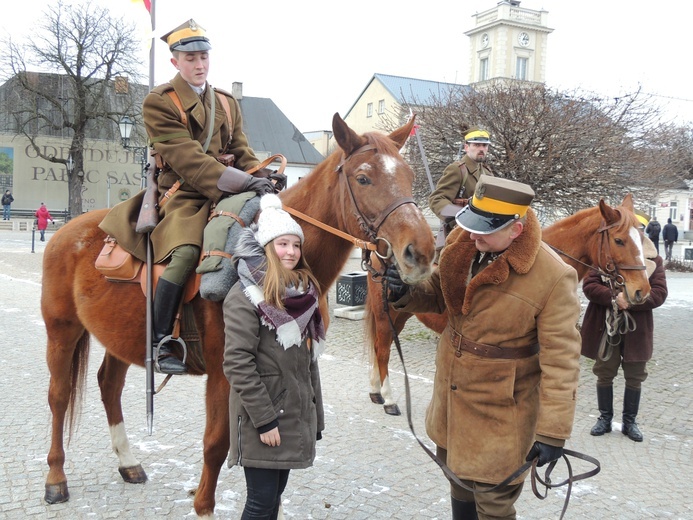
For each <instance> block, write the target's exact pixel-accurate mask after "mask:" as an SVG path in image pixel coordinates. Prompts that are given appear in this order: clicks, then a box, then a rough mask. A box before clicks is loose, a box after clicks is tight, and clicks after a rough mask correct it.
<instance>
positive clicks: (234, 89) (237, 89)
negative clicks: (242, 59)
mask: <svg viewBox="0 0 693 520" xmlns="http://www.w3.org/2000/svg"><path fill="white" fill-rule="evenodd" d="M231 95H232V96H233V97H234V99H236V100H237V101H240V100H241V99H243V83H241V82H240V81H234V82H233V85H232V86H231Z"/></svg>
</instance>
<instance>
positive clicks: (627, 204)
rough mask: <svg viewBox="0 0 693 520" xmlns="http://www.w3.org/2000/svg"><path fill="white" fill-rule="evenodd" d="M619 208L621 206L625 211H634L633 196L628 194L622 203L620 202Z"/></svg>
mask: <svg viewBox="0 0 693 520" xmlns="http://www.w3.org/2000/svg"><path fill="white" fill-rule="evenodd" d="M621 206H623V207H624V208H626V209H629V210H630V211H635V206H634V205H633V194H632V193H629V194H628V195H626V196H625V197H623V202H621Z"/></svg>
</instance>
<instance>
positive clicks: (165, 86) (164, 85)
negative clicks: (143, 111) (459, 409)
mask: <svg viewBox="0 0 693 520" xmlns="http://www.w3.org/2000/svg"><path fill="white" fill-rule="evenodd" d="M169 90H173V85H171V84H170V83H162V84H161V85H158V86H156V87H154V88H153V89H152V90H151V92H154V93H156V94H159V95H161V94H164V93H166V92H168V91H169Z"/></svg>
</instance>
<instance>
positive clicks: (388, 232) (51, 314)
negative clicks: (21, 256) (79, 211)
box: [41, 114, 434, 516]
mask: <svg viewBox="0 0 693 520" xmlns="http://www.w3.org/2000/svg"><path fill="white" fill-rule="evenodd" d="M413 124H414V121H413V119H412V121H410V122H409V123H408V124H407V125H405V126H403V127H401V128H399V129H398V130H395V131H394V132H392V133H391V134H390V135H389V136H388V135H384V134H380V133H366V134H364V135H362V136H361V135H358V134H357V133H355V132H354V131H353V130H351V129H350V128H349V127H348V126H347V124H346V123H345V122H344V121H343V120H342V119H341V118H340V117H339V115H338V114H335V116H334V118H333V121H332V128H333V131H334V137H335V140H336V142H337V144H338V145H339V149H337V150H335V152H334V153H332V154H331V155H330V156H329V157H327V158H326V159H325V160H324V161H323V162H322V163H320V164H319V165H318V166H317V167H316V168H315V170H314V171H313V172H311V174H309V175H308V176H306V177H305V178H303V179H302V180H301V181H300V182H298V183H296V184H295V185H294V186H292V187H291V188H289V189H287V190H286V191H285V192H282V193H281V198H282V201H283V203H284V204H285V206H287V207H290V208H293V209H295V210H298V211H300V212H302V213H303V214H304V215H306V216H307V217H312V218H313V219H315V220H317V221H319V222H322V223H325V224H328V225H329V226H332V227H333V228H336V229H338V230H340V231H342V232H343V233H346V234H349V235H351V236H353V237H355V238H358V239H360V240H362V241H365V243H370V242H371V241H373V242H375V243H377V244H378V245H379V247H380V248H381V249H382V251H381V250H380V249H379V250H378V252H379V253H380V254H383V255H385V254H386V249H389V251H390V252H391V254H392V255H393V256H394V260H395V261H396V262H397V264H398V265H399V266H400V268H401V269H402V271H403V272H404V273H406V276H408V277H410V278H411V279H412V280H415V281H420V280H423V279H425V278H427V277H428V276H430V274H431V268H432V261H433V255H434V241H433V237H432V235H431V233H430V226H429V225H428V224H427V222H426V220H425V218H424V216H423V214H422V213H421V211H420V210H419V209H418V207H417V206H416V205H415V204H414V203H413V200H412V199H411V195H412V184H413V181H414V172H413V171H412V170H411V168H410V167H409V166H408V165H407V164H406V163H405V162H404V160H403V158H402V157H401V155H400V154H399V151H398V150H399V149H400V148H401V147H402V146H403V145H404V143H405V142H406V140H407V138H408V136H409V133H410V131H411V129H412V127H413ZM106 211H107V210H99V211H93V212H89V213H86V214H85V215H82V216H80V217H77V218H75V219H74V220H72V221H70V222H69V223H68V224H67V225H65V226H64V227H63V228H61V229H60V230H59V231H58V232H57V233H55V235H54V236H53V238H52V239H51V241H50V242H49V244H48V246H47V247H46V250H45V257H44V262H43V265H44V268H43V288H42V295H41V311H42V313H43V319H44V321H45V324H46V331H47V335H48V345H47V362H48V368H49V371H50V386H49V390H48V402H49V404H50V409H51V411H52V413H53V419H52V435H51V446H50V451H49V452H48V466H49V468H50V470H49V472H48V476H47V478H46V493H45V500H46V501H47V502H48V503H51V504H52V503H58V502H64V501H66V500H68V499H69V493H68V487H67V477H66V475H65V471H64V467H63V466H64V463H65V451H64V448H63V436H64V432H63V429H64V426H65V425H66V424H68V425H69V426H70V432H71V431H72V428H71V427H72V425H73V423H74V420H75V413H76V412H75V405H78V404H79V403H78V398H77V396H78V395H81V394H80V386H82V385H83V384H84V382H85V381H84V380H85V378H86V367H87V359H88V353H89V338H90V335H93V336H94V337H96V338H97V339H98V340H99V342H101V344H102V345H104V347H105V349H106V352H105V356H104V360H103V363H102V365H101V367H100V368H99V371H98V382H99V387H100V390H101V398H102V401H103V403H104V407H105V409H106V416H107V419H108V425H109V430H110V433H111V442H112V446H113V451H114V452H115V453H116V455H117V456H118V458H119V471H120V474H121V476H122V477H123V479H124V480H125V481H126V482H133V483H141V482H144V481H146V480H147V476H146V474H145V472H144V470H143V469H142V466H141V465H140V463H139V462H138V461H137V459H136V458H135V456H134V455H133V454H132V451H131V450H130V446H129V443H128V439H127V435H126V432H125V427H124V425H123V412H122V407H121V394H122V390H123V386H124V382H125V375H126V372H127V370H128V368H129V366H130V365H131V364H134V365H139V366H144V362H145V345H146V342H145V297H144V295H143V293H142V290H141V289H140V287H139V285H135V284H124V283H111V282H108V281H106V279H105V278H104V277H103V276H101V275H100V274H99V273H98V272H97V271H96V270H95V268H94V260H95V259H96V257H97V255H98V254H99V251H100V250H101V247H102V246H103V240H104V237H105V235H104V233H103V232H102V231H101V230H100V229H99V228H98V224H99V222H100V221H101V220H102V219H103V217H104V215H105V214H106ZM299 221H300V219H299ZM301 224H302V226H303V229H304V232H305V245H304V253H303V254H304V255H305V258H306V260H307V261H308V264H309V265H310V266H311V267H312V268H313V272H314V273H315V276H316V277H317V279H318V281H319V283H320V288H321V290H322V294H323V298H322V301H321V304H322V305H321V309H322V310H323V316H325V317H327V314H326V312H325V311H326V309H327V305H326V294H327V290H328V289H329V287H330V286H331V285H332V284H333V283H334V281H335V280H336V278H337V277H338V276H339V274H340V270H341V269H342V268H343V266H344V265H345V263H346V261H347V259H348V258H349V254H350V252H351V251H352V250H353V247H354V246H353V244H352V243H351V242H350V241H349V240H346V239H344V238H340V237H338V236H336V235H335V234H330V233H329V232H327V231H324V230H323V229H321V228H320V227H316V226H315V225H312V224H309V223H307V222H301ZM375 237H377V238H375ZM381 246H382V247H381ZM385 246H387V248H386V247H385ZM192 304H193V309H194V316H195V323H196V325H197V328H198V331H199V332H200V337H201V343H202V358H203V360H202V362H201V363H200V364H199V366H195V365H194V363H193V364H192V365H191V364H190V363H191V361H190V360H189V361H188V363H189V372H190V373H191V374H193V375H201V374H203V373H206V374H207V387H206V427H205V434H204V453H203V466H202V475H201V477H200V483H199V486H198V489H197V492H196V494H195V502H194V507H195V511H196V513H197V514H198V515H199V516H211V515H213V514H214V507H215V496H214V495H215V491H216V486H217V479H218V476H219V471H220V469H221V467H222V464H223V463H224V461H225V459H226V456H227V453H228V450H229V441H230V439H229V424H228V421H229V410H228V401H229V384H228V381H227V380H226V377H225V376H224V372H223V368H222V361H223V352H224V325H223V316H222V303H221V302H210V301H207V300H203V299H201V298H200V296H199V295H198V296H196V298H195V299H194V300H193V302H192ZM189 357H190V356H189Z"/></svg>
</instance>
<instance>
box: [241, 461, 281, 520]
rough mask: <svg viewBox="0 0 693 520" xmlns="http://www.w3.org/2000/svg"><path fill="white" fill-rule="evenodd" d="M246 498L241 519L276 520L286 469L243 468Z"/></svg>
mask: <svg viewBox="0 0 693 520" xmlns="http://www.w3.org/2000/svg"><path fill="white" fill-rule="evenodd" d="M243 471H244V472H245V486H246V490H247V495H248V496H247V498H246V501H245V508H244V509H243V516H241V520H276V518H277V514H278V513H279V506H280V505H281V502H282V493H283V492H284V488H286V483H287V482H288V481H289V471H291V470H288V469H263V468H246V467H244V468H243Z"/></svg>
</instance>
